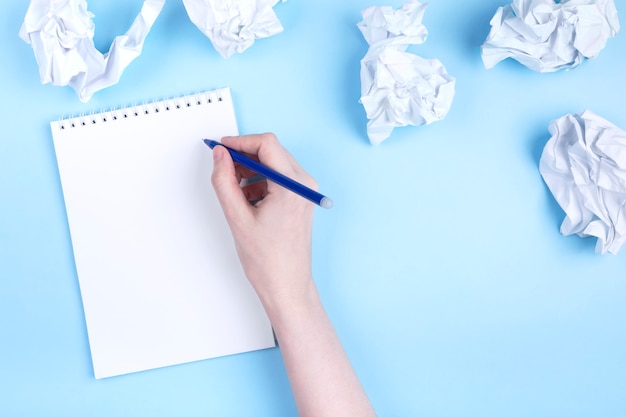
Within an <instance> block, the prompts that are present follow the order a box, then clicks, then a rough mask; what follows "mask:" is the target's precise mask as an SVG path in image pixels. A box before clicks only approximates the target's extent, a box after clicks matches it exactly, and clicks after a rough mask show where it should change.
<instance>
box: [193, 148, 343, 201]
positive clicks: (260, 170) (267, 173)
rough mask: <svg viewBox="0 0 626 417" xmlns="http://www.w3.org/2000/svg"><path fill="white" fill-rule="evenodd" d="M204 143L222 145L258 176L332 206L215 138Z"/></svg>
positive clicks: (302, 195) (319, 196)
mask: <svg viewBox="0 0 626 417" xmlns="http://www.w3.org/2000/svg"><path fill="white" fill-rule="evenodd" d="M204 143H205V144H206V145H207V146H208V147H210V148H211V149H213V148H215V147H216V146H224V148H225V149H226V150H227V151H228V153H229V154H230V156H231V158H232V159H233V161H234V162H236V163H238V164H239V165H242V166H244V167H246V168H248V169H249V170H251V171H253V172H256V173H257V174H259V175H260V176H262V177H264V178H266V179H268V180H270V181H272V182H274V183H276V184H278V185H280V186H282V187H284V188H286V189H288V190H290V191H292V192H294V193H296V194H298V195H299V196H301V197H304V198H306V199H307V200H309V201H312V202H313V203H315V204H317V205H319V206H320V207H323V208H327V209H329V208H331V207H332V206H333V201H332V200H331V199H330V198H328V197H326V196H324V195H323V194H320V193H318V192H317V191H315V190H312V189H310V188H309V187H307V186H305V185H303V184H300V183H299V182H297V181H295V180H292V179H291V178H289V177H287V176H285V175H283V174H281V173H280V172H276V171H274V170H273V169H271V168H269V167H266V166H265V165H263V164H262V163H260V162H258V161H255V160H254V159H252V158H250V157H248V156H246V155H244V154H242V153H240V152H238V151H236V150H234V149H231V148H229V147H228V146H225V145H222V144H221V143H220V142H218V141H216V140H211V139H204Z"/></svg>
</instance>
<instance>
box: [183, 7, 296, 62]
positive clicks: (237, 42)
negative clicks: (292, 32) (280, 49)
mask: <svg viewBox="0 0 626 417" xmlns="http://www.w3.org/2000/svg"><path fill="white" fill-rule="evenodd" d="M278 1H279V0H237V1H233V0H183V4H184V5H185V9H186V10H187V15H188V16H189V19H190V20H191V21H192V22H193V24H194V25H196V27H197V28H198V29H200V31H201V32H202V33H204V34H205V35H206V36H207V37H208V38H209V40H210V41H211V43H212V44H213V47H214V48H215V49H216V50H217V52H219V54H220V55H222V56H223V57H224V58H229V57H231V56H232V55H234V54H235V53H241V52H243V51H245V50H246V49H248V48H249V47H250V46H252V44H253V43H254V41H255V40H256V39H262V38H267V37H269V36H273V35H276V34H277V33H280V32H282V31H283V26H282V25H281V23H280V20H278V17H277V16H276V13H274V9H273V7H274V5H276V4H277V3H278ZM284 1H286V0H283V2H284Z"/></svg>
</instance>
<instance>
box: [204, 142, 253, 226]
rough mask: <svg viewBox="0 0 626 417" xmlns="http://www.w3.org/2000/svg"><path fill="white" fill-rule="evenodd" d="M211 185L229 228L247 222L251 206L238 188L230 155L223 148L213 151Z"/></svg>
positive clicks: (217, 147) (237, 180)
mask: <svg viewBox="0 0 626 417" xmlns="http://www.w3.org/2000/svg"><path fill="white" fill-rule="evenodd" d="M211 183H212V184H213V188H214V189H215V194H216V195H217V198H218V200H219V202H220V205H221V206H222V210H223V211H224V216H225V217H226V220H227V221H228V223H229V224H230V225H231V228H232V227H234V226H237V225H241V224H242V222H247V221H248V219H250V216H251V211H250V210H251V207H252V206H251V205H250V203H249V202H248V200H247V199H246V197H245V195H244V193H243V192H242V191H241V187H240V186H239V179H238V176H237V173H236V171H235V165H234V163H233V160H232V159H231V157H230V154H229V153H228V151H227V150H226V148H224V147H223V146H216V147H215V148H214V149H213V174H212V175H211Z"/></svg>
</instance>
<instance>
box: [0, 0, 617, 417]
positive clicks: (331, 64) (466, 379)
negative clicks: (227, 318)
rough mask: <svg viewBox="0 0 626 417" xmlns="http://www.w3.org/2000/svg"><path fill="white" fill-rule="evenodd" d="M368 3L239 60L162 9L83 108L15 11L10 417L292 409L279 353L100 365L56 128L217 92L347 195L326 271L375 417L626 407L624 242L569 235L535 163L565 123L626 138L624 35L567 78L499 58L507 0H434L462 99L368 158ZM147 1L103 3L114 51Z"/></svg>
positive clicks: (4, 276) (296, 12) (435, 39)
mask: <svg viewBox="0 0 626 417" xmlns="http://www.w3.org/2000/svg"><path fill="white" fill-rule="evenodd" d="M373 4H376V3H371V0H351V1H335V0H318V1H302V0H301V1H298V0H290V1H288V2H286V3H284V4H282V3H281V4H278V5H277V6H276V7H275V11H276V13H277V14H278V16H279V18H280V19H281V22H282V23H283V25H284V27H285V31H284V32H283V33H281V34H279V35H277V36H274V37H271V38H268V39H263V40H260V41H258V42H257V43H256V44H255V45H253V46H252V47H251V48H250V49H248V50H247V51H246V52H244V53H243V54H240V55H236V56H233V57H232V58H230V59H228V60H225V59H223V58H221V57H220V56H219V55H218V53H217V52H216V51H215V50H214V49H213V47H212V45H211V43H210V42H209V40H208V39H207V38H206V37H205V36H204V35H203V34H202V33H201V32H200V31H199V30H198V29H197V28H196V27H195V26H194V25H193V24H192V23H191V21H190V20H189V19H188V17H187V15H186V12H185V9H184V7H183V4H182V2H181V1H177V0H168V2H167V3H166V5H165V7H164V9H163V12H162V14H161V16H160V17H159V18H158V20H157V21H156V23H155V25H154V27H153V30H152V32H151V33H150V35H149V36H148V38H147V41H146V44H145V47H144V50H143V53H142V55H141V56H140V57H139V58H138V59H137V60H136V61H134V62H133V63H132V64H131V65H130V66H129V67H128V68H127V70H126V72H125V73H124V75H123V76H122V79H121V81H120V83H119V84H117V85H115V86H113V87H110V88H108V89H105V90H102V91H100V92H99V93H96V95H95V96H94V97H93V99H92V100H91V101H90V102H88V103H87V104H83V103H81V102H80V101H79V100H78V98H77V96H76V95H75V93H74V91H73V90H72V89H71V88H69V87H54V86H50V85H44V86H42V85H41V84H40V82H39V75H38V68H37V65H36V62H35V59H34V55H33V52H32V49H31V47H30V46H29V45H27V44H26V43H24V42H23V41H22V40H21V39H19V37H18V31H19V28H20V26H21V23H22V21H23V18H24V15H25V13H26V9H27V6H28V2H27V1H24V0H22V1H10V2H2V3H0V39H2V42H3V43H2V46H3V48H2V52H1V55H2V58H3V59H2V61H3V63H2V64H1V65H0V83H1V87H0V88H1V90H0V91H1V92H2V99H1V100H0V106H1V110H0V117H1V118H2V136H1V138H0V199H1V200H0V280H1V282H0V415H3V416H35V415H46V416H56V415H59V416H85V415H89V416H161V415H163V416H172V415H177V416H200V415H202V416H208V415H214V416H293V415H296V409H295V404H294V402H293V399H292V395H291V391H290V388H289V383H288V380H287V377H286V374H285V370H284V367H283V364H282V360H281V357H280V351H279V350H278V349H270V350H266V351H260V352H254V353H249V354H243V355H236V356H231V357H226V358H220V359H215V360H207V361H201V362H196V363H190V364H185V365H180V366H173V367H168V368H163V369H158V370H153V371H146V372H141V373H137V374H131V375H127V376H122V377H115V378H109V379H104V380H95V379H94V377H93V371H92V368H91V360H90V354H89V346H88V343H87V333H86V327H85V321H84V316H83V310H82V304H81V298H80V292H79V288H78V281H77V277H76V272H75V268H74V263H73V255H72V248H71V244H70V236H69V231H68V226H67V218H66V214H65V208H64V203H63V196H62V191H61V186H60V182H59V176H58V171H57V165H56V160H55V156H54V149H53V145H52V138H51V134H50V131H49V126H48V123H49V122H50V121H51V120H56V119H57V118H59V116H64V115H71V114H80V113H88V112H91V111H99V110H101V109H105V108H109V107H111V106H114V105H121V104H132V103H137V102H141V101H143V100H152V99H159V98H163V97H167V96H173V95H180V94H185V93H190V92H195V91H199V90H205V89H211V88H218V87H230V88H231V89H232V92H233V96H234V100H235V107H236V111H237V115H238V119H239V127H240V131H241V132H242V133H257V132H264V131H272V132H275V133H276V134H277V135H278V137H279V138H280V139H281V141H282V142H283V144H284V145H285V146H286V147H287V148H288V149H289V150H290V151H291V152H292V153H293V154H294V155H295V156H296V158H297V159H298V160H299V161H300V162H301V164H302V165H303V166H304V167H305V169H307V170H308V171H309V172H310V173H311V174H312V175H313V176H314V177H315V178H316V179H317V180H318V182H319V184H320V188H321V190H322V191H323V192H324V193H325V194H327V195H329V196H331V197H332V198H333V199H334V201H335V207H334V208H333V209H332V210H330V211H326V210H323V209H317V212H316V218H315V224H314V273H315V277H316V281H317V283H318V286H319V289H320V292H321V294H322V297H323V300H324V303H325V305H326V307H327V310H328V312H329V315H330V316H331V319H332V320H333V322H334V324H335V325H336V328H337V331H338V333H339V334H340V337H341V339H342V341H343V343H344V346H345V349H346V350H347V352H348V354H349V356H350V358H351V360H352V363H353V365H354V367H355V369H356V372H357V373H358V375H359V377H360V378H361V381H362V383H363V385H364V386H365V389H366V391H367V393H368V395H369V396H370V398H371V401H372V403H373V404H374V406H375V408H376V410H377V412H378V413H379V414H380V415H381V416H418V415H423V416H429V417H435V416H465V417H469V416H481V417H485V416H494V417H495V416H498V417H500V416H569V417H573V416H591V415H593V416H603V417H612V416H625V415H626V320H625V318H626V268H625V267H626V249H623V250H622V252H621V253H620V254H619V255H617V256H613V255H604V256H602V255H597V254H595V253H594V245H595V239H581V238H578V237H576V236H570V237H563V236H562V235H560V233H559V226H560V223H561V221H562V220H563V217H564V213H563V211H562V210H561V209H560V208H559V207H558V205H557V204H556V203H555V201H554V199H553V198H552V196H551V194H550V192H549V191H548V189H547V187H546V186H545V185H544V183H543V181H542V179H541V176H540V174H539V171H538V163H539V157H540V155H541V151H542V149H543V146H544V145H545V143H546V141H547V140H548V138H549V136H550V135H549V133H548V130H547V127H548V123H549V122H550V120H552V119H555V118H558V117H560V116H562V115H564V114H566V113H575V112H579V111H582V110H584V109H590V110H592V111H594V112H596V113H598V114H599V115H601V116H603V117H605V118H607V119H608V120H610V121H611V122H613V123H614V124H616V125H618V126H620V127H622V128H626V111H625V109H626V83H625V82H624V80H625V77H626V53H625V52H626V33H624V32H625V31H624V30H622V32H621V33H619V34H618V35H617V37H615V38H613V39H610V40H609V41H608V43H607V46H606V48H605V49H604V50H603V51H602V52H601V53H600V55H599V57H598V58H596V59H595V60H589V61H586V62H584V63H583V64H582V65H581V66H580V67H578V68H576V69H574V70H572V71H567V72H565V71H562V72H558V73H554V74H539V73H535V72H533V71H531V70H528V69H526V68H525V67H523V66H521V65H520V64H518V63H516V62H514V61H511V60H508V61H505V62H503V63H501V64H499V65H498V66H496V67H495V68H494V69H491V70H486V69H485V68H484V67H483V64H482V61H481V58H480V45H481V44H482V42H483V41H484V39H485V37H486V35H487V33H488V31H489V20H490V19H491V17H492V16H493V14H494V12H495V10H496V8H497V7H498V6H502V5H504V4H506V1H503V0H482V1H480V2H469V1H465V0H433V1H432V2H431V4H430V5H429V7H428V9H427V11H426V15H425V18H424V24H425V25H426V26H427V28H428V30H429V37H428V40H427V41H426V43H425V44H422V45H417V46H414V47H411V49H410V51H411V52H414V53H416V54H419V55H421V56H423V57H426V58H438V59H440V60H441V61H442V62H443V64H444V65H445V66H446V68H447V70H448V72H449V73H450V74H451V75H453V76H455V77H456V78H457V92H456V97H455V100H454V103H453V105H452V109H451V111H450V113H449V114H448V116H447V118H445V119H444V120H443V121H440V122H436V123H434V124H431V125H429V126H421V127H406V128H399V129H396V130H395V131H394V133H393V135H392V136H391V137H390V138H389V139H387V140H386V141H385V142H384V143H383V144H382V145H380V146H378V147H372V146H371V145H370V144H369V142H368V139H367V136H366V129H365V126H366V123H367V120H366V118H365V114H364V110H363V108H362V106H361V105H360V104H359V103H358V99H359V96H360V78H359V68H360V64H359V61H360V59H361V58H362V57H363V56H364V55H365V52H366V50H367V44H366V42H365V41H364V39H363V37H362V36H361V34H360V32H359V31H358V29H357V27H356V23H357V22H358V21H360V19H361V15H360V11H361V9H363V8H365V7H367V6H370V5H373ZM378 4H380V3H378ZM382 4H386V5H391V6H394V7H399V6H400V5H401V4H402V1H398V0H388V1H387V2H386V3H382ZM616 4H617V8H618V10H619V11H622V12H623V13H626V1H625V0H618V1H617V2H616ZM140 5H141V1H138V0H137V1H121V0H118V1H109V2H105V1H95V0H93V1H92V2H90V4H89V9H90V10H91V11H93V12H94V13H95V14H96V18H95V23H96V35H95V42H96V46H98V48H99V49H100V50H102V51H106V50H108V47H109V45H110V42H111V40H112V39H113V37H114V36H115V35H118V34H122V33H123V32H125V31H126V29H127V28H128V27H129V25H130V24H131V22H132V20H133V19H134V17H135V15H136V13H137V12H138V10H139V8H140ZM622 23H623V24H625V25H626V22H624V21H623V22H622Z"/></svg>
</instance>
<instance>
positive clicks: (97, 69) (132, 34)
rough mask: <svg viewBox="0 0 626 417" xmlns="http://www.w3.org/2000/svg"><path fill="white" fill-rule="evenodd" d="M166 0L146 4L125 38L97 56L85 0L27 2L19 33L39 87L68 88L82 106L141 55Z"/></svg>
mask: <svg viewBox="0 0 626 417" xmlns="http://www.w3.org/2000/svg"><path fill="white" fill-rule="evenodd" d="M164 4H165V0H146V1H144V3H143V6H142V8H141V11H140V12H139V15H138V16H137V17H136V18H135V21H134V22H133V24H132V26H131V27H130V29H129V30H128V32H126V33H125V34H124V35H120V36H117V37H116V38H115V39H114V41H113V43H112V44H111V48H110V49H109V52H107V53H106V54H102V53H101V52H100V51H98V50H97V49H96V47H95V45H94V42H93V36H94V23H93V22H92V20H91V19H92V18H93V17H94V16H93V14H92V13H90V12H89V11H88V10H87V2H86V1H85V0H32V1H31V2H30V5H29V7H28V11H27V12H26V17H25V19H24V23H23V25H22V27H21V29H20V33H19V34H20V37H21V38H22V39H24V41H26V42H27V43H30V44H31V45H32V47H33V50H34V52H35V58H36V60H37V63H38V64H39V76H40V78H41V82H42V84H46V83H52V85H58V86H63V85H68V84H69V85H70V86H71V87H72V88H73V89H74V90H76V93H77V94H78V97H79V98H80V100H81V101H82V102H87V101H89V99H90V98H91V97H92V95H93V94H94V93H95V92H97V91H99V90H102V89H103V88H106V87H109V86H111V85H113V84H116V83H117V82H118V81H119V79H120V77H121V75H122V73H123V72H124V69H125V68H126V67H127V66H128V65H129V64H130V63H131V62H132V61H133V60H134V59H135V58H137V57H138V56H139V55H140V54H141V49H142V47H143V43H144V40H145V39H146V36H147V35H148V32H149V31H150V28H151V27H152V24H153V23H154V21H155V20H156V18H157V16H158V15H159V13H160V12H161V9H162V8H163V5H164Z"/></svg>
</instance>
